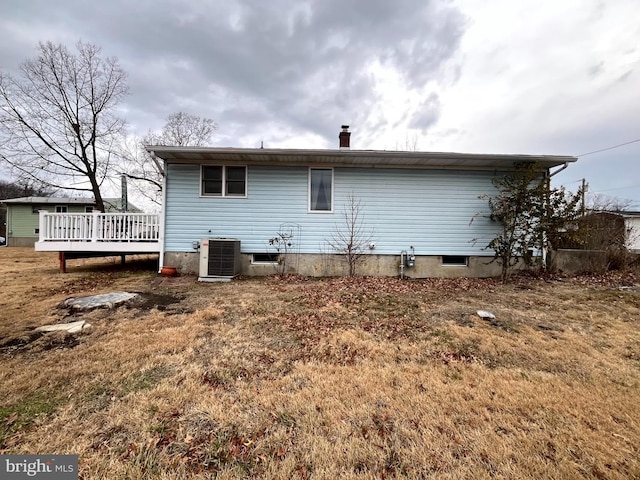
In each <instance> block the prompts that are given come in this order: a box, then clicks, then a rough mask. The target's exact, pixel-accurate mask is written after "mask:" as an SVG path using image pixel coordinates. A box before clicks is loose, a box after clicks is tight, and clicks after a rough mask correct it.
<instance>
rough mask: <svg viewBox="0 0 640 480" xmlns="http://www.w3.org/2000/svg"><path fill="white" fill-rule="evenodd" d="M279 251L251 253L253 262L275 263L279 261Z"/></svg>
mask: <svg viewBox="0 0 640 480" xmlns="http://www.w3.org/2000/svg"><path fill="white" fill-rule="evenodd" d="M278 256H279V254H277V253H254V254H253V255H251V263H253V264H269V265H271V264H274V263H278Z"/></svg>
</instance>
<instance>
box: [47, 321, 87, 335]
mask: <svg viewBox="0 0 640 480" xmlns="http://www.w3.org/2000/svg"><path fill="white" fill-rule="evenodd" d="M90 326H91V324H90V323H87V322H85V321H84V320H79V321H77V322H70V323H55V324H53V325H43V326H42V327H38V328H36V332H68V333H78V332H81V331H82V330H84V329H86V328H89V327H90Z"/></svg>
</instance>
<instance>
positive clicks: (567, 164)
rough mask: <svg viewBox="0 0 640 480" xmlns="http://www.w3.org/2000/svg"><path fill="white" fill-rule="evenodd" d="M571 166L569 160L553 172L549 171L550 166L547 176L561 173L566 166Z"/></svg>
mask: <svg viewBox="0 0 640 480" xmlns="http://www.w3.org/2000/svg"><path fill="white" fill-rule="evenodd" d="M568 166H569V162H564V165H562V166H561V167H560V168H559V169H558V170H556V171H555V172H553V173H549V170H551V169H550V168H548V169H547V178H551V177H553V176H554V175H556V174H558V173H560V172H561V171H563V170H564V169H565V168H567V167H568Z"/></svg>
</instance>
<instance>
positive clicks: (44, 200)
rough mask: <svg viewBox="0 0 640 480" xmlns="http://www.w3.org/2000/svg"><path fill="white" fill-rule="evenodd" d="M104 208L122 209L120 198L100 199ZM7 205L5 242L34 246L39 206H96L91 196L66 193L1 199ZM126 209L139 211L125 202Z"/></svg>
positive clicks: (62, 209)
mask: <svg viewBox="0 0 640 480" xmlns="http://www.w3.org/2000/svg"><path fill="white" fill-rule="evenodd" d="M103 201H104V205H105V210H106V211H107V212H119V211H121V199H120V198H106V199H104V200H103ZM0 203H2V204H4V205H5V206H6V208H7V225H6V232H7V235H6V237H7V246H8V247H33V246H34V244H35V243H36V242H37V241H38V237H39V234H40V231H39V217H38V212H39V211H40V210H47V211H49V212H55V213H89V212H92V211H93V209H94V208H95V201H94V199H93V198H65V197H20V198H9V199H6V200H2V201H0ZM127 211H129V212H141V210H140V209H139V208H138V207H136V206H135V205H132V204H131V203H129V204H128V207H127Z"/></svg>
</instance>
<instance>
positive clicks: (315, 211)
mask: <svg viewBox="0 0 640 480" xmlns="http://www.w3.org/2000/svg"><path fill="white" fill-rule="evenodd" d="M311 170H330V171H331V209H330V210H311ZM335 183H336V182H335V172H334V170H333V167H309V171H308V173H307V212H308V213H320V214H322V213H333V199H334V196H335V195H334V188H335Z"/></svg>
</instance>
